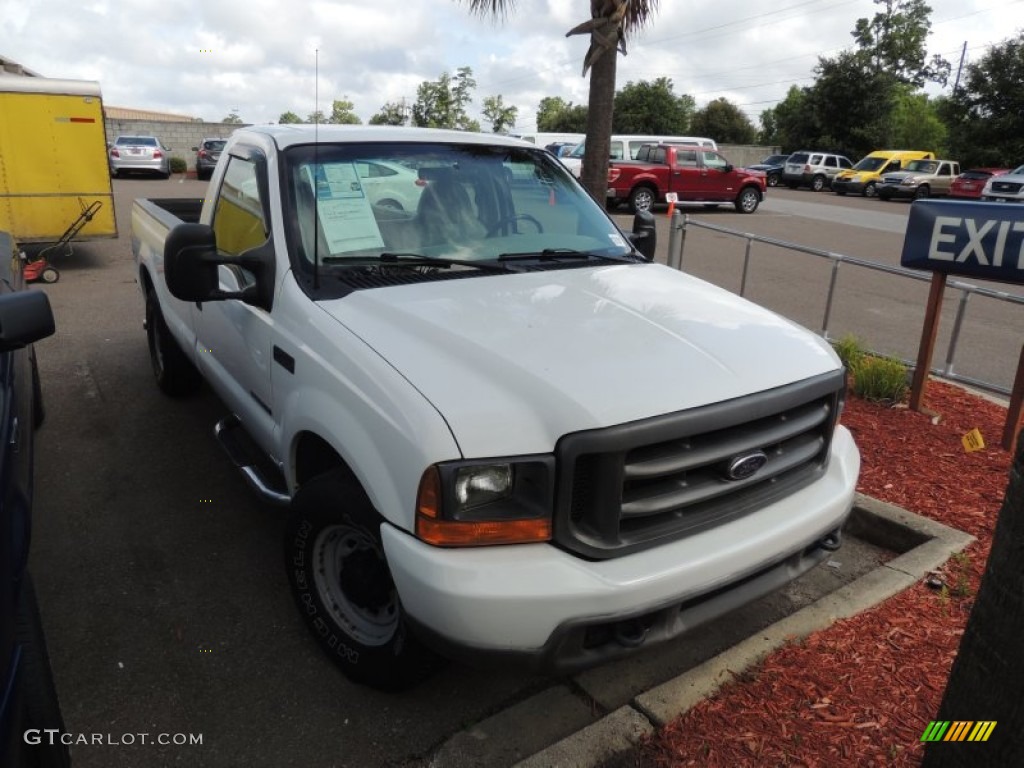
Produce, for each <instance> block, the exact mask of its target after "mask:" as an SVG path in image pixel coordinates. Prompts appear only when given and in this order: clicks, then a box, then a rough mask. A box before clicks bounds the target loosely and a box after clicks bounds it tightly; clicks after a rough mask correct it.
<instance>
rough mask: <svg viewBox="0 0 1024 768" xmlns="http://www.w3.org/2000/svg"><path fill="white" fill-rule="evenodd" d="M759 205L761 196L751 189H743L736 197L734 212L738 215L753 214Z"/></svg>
mask: <svg viewBox="0 0 1024 768" xmlns="http://www.w3.org/2000/svg"><path fill="white" fill-rule="evenodd" d="M760 204H761V195H760V193H759V192H758V191H757V190H756V189H754V188H753V187H744V188H743V189H741V190H740V193H739V195H737V197H736V203H735V205H736V210H737V211H739V212H740V213H753V212H754V211H756V210H757V206H759V205H760Z"/></svg>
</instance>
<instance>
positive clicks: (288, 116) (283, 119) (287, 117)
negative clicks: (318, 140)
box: [277, 111, 302, 125]
mask: <svg viewBox="0 0 1024 768" xmlns="http://www.w3.org/2000/svg"><path fill="white" fill-rule="evenodd" d="M277 122H278V123H279V124H281V125H288V124H291V123H301V122H302V118H301V117H299V116H298V115H296V114H295V113H294V112H291V111H289V112H282V113H281V116H280V117H279V118H277Z"/></svg>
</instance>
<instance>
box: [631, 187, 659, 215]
mask: <svg viewBox="0 0 1024 768" xmlns="http://www.w3.org/2000/svg"><path fill="white" fill-rule="evenodd" d="M653 205H654V192H653V191H652V190H651V188H650V187H637V188H635V189H634V190H633V191H632V192H630V193H629V208H630V210H631V211H632V212H633V213H639V212H640V211H649V210H651V206H653Z"/></svg>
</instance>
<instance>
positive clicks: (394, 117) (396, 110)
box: [370, 101, 409, 125]
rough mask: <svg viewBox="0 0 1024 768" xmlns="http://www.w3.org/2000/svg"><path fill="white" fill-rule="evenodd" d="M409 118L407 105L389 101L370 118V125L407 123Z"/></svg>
mask: <svg viewBox="0 0 1024 768" xmlns="http://www.w3.org/2000/svg"><path fill="white" fill-rule="evenodd" d="M408 120H409V118H408V116H407V115H406V109H405V105H404V104H399V103H397V102H391V101H389V102H387V103H386V104H385V105H384V106H383V107H381V108H380V112H378V113H377V114H375V115H374V116H373V117H371V118H370V125H405V124H406V123H407V122H408Z"/></svg>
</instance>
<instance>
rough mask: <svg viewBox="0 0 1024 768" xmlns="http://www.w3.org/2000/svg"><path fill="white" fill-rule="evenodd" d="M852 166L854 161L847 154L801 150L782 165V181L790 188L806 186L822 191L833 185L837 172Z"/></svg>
mask: <svg viewBox="0 0 1024 768" xmlns="http://www.w3.org/2000/svg"><path fill="white" fill-rule="evenodd" d="M852 167H853V163H852V162H850V159H849V158H848V157H846V156H845V155H834V154H831V153H829V152H809V151H805V150H801V151H800V152H794V153H793V154H791V155H790V156H789V157H788V158H787V159H786V164H785V165H784V166H782V183H783V184H785V185H786V186H787V187H789V188H790V189H796V188H797V187H800V186H805V187H810V188H811V189H813V190H814V191H815V192H821V190H823V189H828V188H829V187H831V186H832V178H833V177H834V176H835V175H836V174H837V173H839V172H840V171H841V170H843V169H844V168H852Z"/></svg>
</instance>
